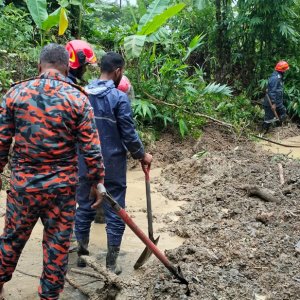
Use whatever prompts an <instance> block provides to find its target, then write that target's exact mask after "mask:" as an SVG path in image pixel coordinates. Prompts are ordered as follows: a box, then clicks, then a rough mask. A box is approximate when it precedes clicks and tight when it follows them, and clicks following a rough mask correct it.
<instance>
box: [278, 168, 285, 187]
mask: <svg viewBox="0 0 300 300" xmlns="http://www.w3.org/2000/svg"><path fill="white" fill-rule="evenodd" d="M278 169H279V179H280V185H284V176H283V167H282V164H281V163H279V164H278Z"/></svg>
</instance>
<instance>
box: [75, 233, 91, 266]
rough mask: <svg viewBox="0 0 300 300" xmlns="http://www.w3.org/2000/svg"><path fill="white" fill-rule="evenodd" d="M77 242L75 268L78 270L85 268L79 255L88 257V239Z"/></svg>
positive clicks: (84, 263)
mask: <svg viewBox="0 0 300 300" xmlns="http://www.w3.org/2000/svg"><path fill="white" fill-rule="evenodd" d="M77 242H78V250H77V254H78V259H77V267H79V268H85V267H86V262H85V261H84V260H83V259H82V257H81V255H89V254H90V252H89V250H88V245H89V239H83V240H80V241H77Z"/></svg>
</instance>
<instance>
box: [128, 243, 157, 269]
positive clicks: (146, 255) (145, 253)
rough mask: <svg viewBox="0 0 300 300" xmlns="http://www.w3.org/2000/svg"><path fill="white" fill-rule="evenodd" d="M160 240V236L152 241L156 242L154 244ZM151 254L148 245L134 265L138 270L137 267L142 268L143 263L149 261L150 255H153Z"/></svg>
mask: <svg viewBox="0 0 300 300" xmlns="http://www.w3.org/2000/svg"><path fill="white" fill-rule="evenodd" d="M158 240H159V237H158V238H157V239H156V240H154V241H152V242H153V243H154V245H157V244H158ZM151 254H152V251H151V250H150V249H149V248H148V247H146V248H145V249H144V251H143V252H142V254H141V256H140V257H139V259H138V260H137V261H136V263H135V265H134V266H133V267H134V269H135V270H136V269H138V268H140V267H141V266H142V265H144V264H145V263H146V262H147V260H148V259H149V257H150V256H151Z"/></svg>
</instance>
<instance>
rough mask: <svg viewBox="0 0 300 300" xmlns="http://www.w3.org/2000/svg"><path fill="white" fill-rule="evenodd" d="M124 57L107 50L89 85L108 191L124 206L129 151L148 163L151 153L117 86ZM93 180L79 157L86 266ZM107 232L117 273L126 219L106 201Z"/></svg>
mask: <svg viewBox="0 0 300 300" xmlns="http://www.w3.org/2000/svg"><path fill="white" fill-rule="evenodd" d="M124 67H125V61H124V59H123V57H122V56H121V55H120V54H117V53H115V52H108V53H107V54H106V55H104V56H103V57H102V59H101V63H100V68H101V77H100V79H97V80H94V81H93V82H91V83H90V84H89V85H88V86H87V87H86V92H87V93H88V95H89V100H90V103H91V105H92V107H93V109H94V113H95V120H96V124H97V128H98V131H99V135H100V138H101V139H102V140H101V147H102V153H103V159H104V165H105V178H104V185H105V187H106V189H107V191H108V192H109V193H110V194H111V195H112V196H113V198H114V199H115V200H116V201H117V202H118V203H119V205H120V206H122V207H125V195H126V167H127V151H129V152H130V153H131V155H132V157H133V158H134V159H139V160H140V161H141V162H142V163H144V164H146V165H149V164H150V163H151V161H152V155H150V154H148V153H145V150H144V146H143V144H142V142H141V140H140V138H139V136H138V134H137V132H136V130H135V125H134V121H133V116H132V112H131V106H130V101H129V99H128V97H127V95H126V94H125V93H123V92H121V91H120V90H118V89H117V88H116V87H117V86H118V85H119V83H120V81H121V78H122V75H123V71H124ZM90 188H91V185H90V183H89V182H88V181H87V180H86V166H85V163H84V161H83V160H82V159H81V157H80V158H79V186H78V188H77V201H78V205H79V207H78V208H77V211H76V221H75V234H76V239H77V242H78V262H77V265H78V266H79V267H85V262H84V261H83V260H82V259H81V255H88V254H89V251H88V244H89V235H90V227H91V223H92V221H93V220H94V217H95V214H96V211H95V210H94V209H92V208H91V204H92V203H93V199H90V198H89V194H90ZM103 206H104V213H105V221H106V233H107V256H106V267H107V269H109V270H111V271H112V272H114V273H116V274H120V273H121V271H122V269H121V267H120V266H119V265H118V264H117V258H118V255H119V251H120V246H121V241H122V237H123V233H124V230H125V224H124V222H123V221H122V220H121V219H120V218H119V216H118V215H117V214H116V213H115V212H114V211H113V209H112V208H111V207H110V205H109V204H107V203H105V202H104V203H103Z"/></svg>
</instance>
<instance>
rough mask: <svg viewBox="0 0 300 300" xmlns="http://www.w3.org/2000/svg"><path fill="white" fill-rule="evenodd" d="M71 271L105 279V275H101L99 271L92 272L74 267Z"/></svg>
mask: <svg viewBox="0 0 300 300" xmlns="http://www.w3.org/2000/svg"><path fill="white" fill-rule="evenodd" d="M70 271H71V272H73V273H76V274H80V275H84V276H89V277H93V278H98V279H103V276H101V275H100V274H97V273H91V272H88V271H83V270H79V269H74V268H72V269H71V270H70Z"/></svg>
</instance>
